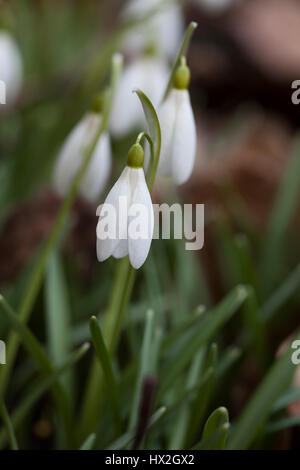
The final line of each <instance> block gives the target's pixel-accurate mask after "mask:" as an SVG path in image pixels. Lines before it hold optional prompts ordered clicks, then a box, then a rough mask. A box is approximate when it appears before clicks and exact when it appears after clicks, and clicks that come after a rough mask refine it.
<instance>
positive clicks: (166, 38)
mask: <svg viewBox="0 0 300 470" xmlns="http://www.w3.org/2000/svg"><path fill="white" fill-rule="evenodd" d="M159 4H161V11H158V12H157V13H156V14H154V15H153V16H151V17H150V18H149V20H148V21H147V22H146V23H143V24H142V25H141V26H139V27H136V28H135V29H134V31H132V32H130V33H129V35H128V36H127V39H126V40H125V49H126V50H127V51H128V52H130V53H132V54H136V53H138V52H141V51H143V50H144V48H145V47H147V45H148V43H149V42H156V44H157V45H158V47H159V50H160V52H161V53H162V54H163V55H164V56H166V57H168V58H170V59H171V60H173V58H174V57H175V55H176V53H177V50H178V47H179V45H180V42H181V38H182V34H183V29H184V25H183V17H182V12H181V8H180V7H179V6H178V5H169V6H168V7H163V6H162V5H163V0H142V1H141V0H131V2H130V3H129V6H128V8H127V9H126V10H125V16H126V17H127V18H133V17H136V16H139V15H143V14H145V13H146V12H147V11H149V10H151V9H153V8H155V7H158V6H159Z"/></svg>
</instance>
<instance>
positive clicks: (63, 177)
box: [53, 117, 86, 196]
mask: <svg viewBox="0 0 300 470" xmlns="http://www.w3.org/2000/svg"><path fill="white" fill-rule="evenodd" d="M85 131H86V119H85V117H83V118H82V119H81V120H80V121H79V122H78V124H76V126H75V127H74V129H73V130H72V131H71V132H70V134H69V135H68V137H67V138H66V140H65V142H64V144H63V146H62V148H61V151H60V152H59V155H58V158H57V162H56V165H55V168H54V178H53V179H54V181H53V184H54V188H55V190H56V192H57V193H58V194H59V196H65V195H66V194H67V193H68V191H69V189H70V186H71V183H72V180H73V178H74V176H75V174H76V172H77V171H78V168H79V166H80V162H81V158H82V157H81V152H82V147H83V142H84V135H85Z"/></svg>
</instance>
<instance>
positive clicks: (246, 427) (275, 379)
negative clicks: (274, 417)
mask: <svg viewBox="0 0 300 470" xmlns="http://www.w3.org/2000/svg"><path fill="white" fill-rule="evenodd" d="M294 372H295V366H294V364H293V363H292V361H291V352H290V350H288V351H287V352H286V353H285V354H284V355H283V356H282V357H281V358H280V359H278V360H277V361H276V362H275V363H274V365H273V366H272V367H271V369H270V371H269V372H268V374H267V376H266V377H265V379H264V380H263V382H262V383H261V384H260V385H259V387H258V388H257V390H256V391H255V393H254V394H253V395H252V398H251V399H250V401H249V402H248V404H247V405H246V408H245V409H244V411H243V413H242V415H241V416H240V418H239V419H238V421H237V423H236V424H235V425H234V426H233V430H232V433H231V435H230V437H229V442H228V446H227V447H228V449H235V450H240V449H241V450H242V449H247V448H249V446H250V445H251V443H252V442H253V440H254V439H255V437H256V435H257V433H258V431H259V429H260V428H261V426H262V425H263V424H264V423H265V421H266V420H267V418H268V416H269V414H270V412H271V409H272V406H273V405H274V403H275V402H276V400H278V398H279V397H280V395H282V393H283V392H284V391H285V390H286V389H287V388H288V387H289V386H290V384H291V381H292V378H293V375H294Z"/></svg>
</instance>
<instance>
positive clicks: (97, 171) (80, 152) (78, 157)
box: [54, 112, 111, 202]
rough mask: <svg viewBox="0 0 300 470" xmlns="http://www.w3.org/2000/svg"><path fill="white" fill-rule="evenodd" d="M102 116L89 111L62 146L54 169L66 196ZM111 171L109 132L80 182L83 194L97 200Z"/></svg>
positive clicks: (56, 184)
mask: <svg viewBox="0 0 300 470" xmlns="http://www.w3.org/2000/svg"><path fill="white" fill-rule="evenodd" d="M100 122H101V115H100V114H98V113H95V112H88V113H87V114H86V115H85V116H84V117H83V118H82V119H81V120H80V121H79V123H78V124H77V125H76V126H75V127H74V129H73V130H72V131H71V133H70V134H69V136H68V137H67V139H66V141H65V143H64V144H63V146H62V149H61V151H60V154H59V156H58V160H57V163H56V166H55V169H54V188H55V190H56V192H57V193H58V194H59V195H60V196H65V195H66V194H67V193H68V191H69V190H70V187H71V185H72V181H73V179H74V177H75V175H76V173H77V171H78V170H79V168H80V166H81V164H82V160H83V158H84V156H85V151H86V150H87V149H88V147H89V146H90V145H91V143H92V142H93V140H94V138H95V137H96V133H97V130H98V128H99V125H100ZM110 170H111V147H110V139H109V135H108V133H106V132H105V133H103V134H102V135H101V137H100V139H99V141H98V143H97V146H96V148H95V150H94V154H93V156H92V159H91V161H90V163H89V166H88V168H87V169H86V172H85V175H84V177H83V179H82V182H81V185H80V194H81V195H82V196H83V197H84V198H85V199H87V200H88V201H90V202H94V201H95V200H96V199H97V198H98V197H99V195H100V193H101V192H102V191H103V190H104V188H105V186H106V184H107V182H108V178H109V175H110Z"/></svg>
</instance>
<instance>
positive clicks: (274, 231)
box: [262, 134, 300, 293]
mask: <svg viewBox="0 0 300 470" xmlns="http://www.w3.org/2000/svg"><path fill="white" fill-rule="evenodd" d="M299 190H300V135H299V134H298V136H297V137H296V138H295V141H294V146H293V150H292V155H291V157H290V160H289V162H288V166H287V169H286V171H285V174H284V176H283V180H282V182H281V186H280V189H279V192H278V195H277V199H276V201H275V204H274V207H273V210H272V213H271V217H270V222H269V227H268V231H267V235H266V239H265V240H264V252H263V255H262V278H263V280H264V286H266V291H267V293H268V292H269V291H270V290H271V289H272V287H273V285H274V283H276V281H277V277H278V269H279V268H280V266H281V265H282V263H281V260H282V256H283V254H284V252H285V246H286V237H285V235H286V232H287V230H288V227H289V224H290V223H291V219H292V216H293V214H294V212H295V209H296V204H297V203H298V196H299Z"/></svg>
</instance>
